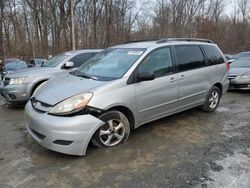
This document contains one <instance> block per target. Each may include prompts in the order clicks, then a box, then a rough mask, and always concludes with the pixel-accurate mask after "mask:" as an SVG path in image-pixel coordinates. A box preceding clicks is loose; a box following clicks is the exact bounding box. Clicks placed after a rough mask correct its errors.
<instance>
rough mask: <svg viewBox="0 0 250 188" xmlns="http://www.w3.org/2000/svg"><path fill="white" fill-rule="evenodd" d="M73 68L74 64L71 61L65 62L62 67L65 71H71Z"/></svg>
mask: <svg viewBox="0 0 250 188" xmlns="http://www.w3.org/2000/svg"><path fill="white" fill-rule="evenodd" d="M73 67H74V62H72V61H68V62H66V63H65V65H64V68H65V69H71V68H73Z"/></svg>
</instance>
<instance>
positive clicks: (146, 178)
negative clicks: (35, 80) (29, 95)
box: [0, 92, 250, 188]
mask: <svg viewBox="0 0 250 188" xmlns="http://www.w3.org/2000/svg"><path fill="white" fill-rule="evenodd" d="M0 130H1V131H0V143H1V145H0V187H1V188H3V187H63V188H64V187H143V188H144V187H149V188H152V187H181V188H185V187H202V188H205V187H216V188H220V187H225V188H238V187H239V188H249V187H250V178H249V177H250V92H229V93H227V94H226V95H225V96H224V97H223V99H222V101H221V105H220V106H219V108H218V110H217V111H216V112H215V113H212V114H209V113H205V112H203V111H201V110H200V109H192V110H189V111H185V112H183V113H179V114H177V115H174V116H171V117H168V118H165V119H162V120H159V121H156V122H153V123H150V124H147V125H144V126H142V127H140V128H139V129H137V130H134V131H133V132H132V134H131V137H130V139H129V140H128V142H127V143H126V144H124V145H121V146H119V147H115V148H111V149H96V148H94V147H92V146H89V149H88V153H87V156H86V157H73V156H67V155H63V154H59V153H55V152H52V151H49V150H46V149H44V148H42V147H40V146H39V145H38V144H36V143H35V142H33V141H32V139H31V138H30V137H29V136H28V135H27V132H26V130H25V117H24V110H23V108H14V107H11V106H10V105H7V104H5V103H4V102H3V101H0Z"/></svg>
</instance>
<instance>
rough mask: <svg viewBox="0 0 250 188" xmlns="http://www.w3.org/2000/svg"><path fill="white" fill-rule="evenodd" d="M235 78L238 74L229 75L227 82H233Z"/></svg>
mask: <svg viewBox="0 0 250 188" xmlns="http://www.w3.org/2000/svg"><path fill="white" fill-rule="evenodd" d="M237 76H238V74H230V75H229V76H228V79H229V80H233V79H235V78H236V77H237Z"/></svg>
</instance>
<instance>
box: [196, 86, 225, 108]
mask: <svg viewBox="0 0 250 188" xmlns="http://www.w3.org/2000/svg"><path fill="white" fill-rule="evenodd" d="M220 98H221V91H220V89H219V88H218V87H216V86H213V87H212V88H211V89H210V90H209V92H208V95H207V97H206V101H205V103H204V104H203V106H202V107H201V108H202V110H204V111H206V112H214V111H215V110H216V109H217V107H218V105H219V103H220Z"/></svg>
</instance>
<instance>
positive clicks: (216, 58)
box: [203, 45, 224, 65]
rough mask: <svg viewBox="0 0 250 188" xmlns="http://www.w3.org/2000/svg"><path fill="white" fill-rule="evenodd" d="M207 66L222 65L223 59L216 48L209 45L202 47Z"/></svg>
mask: <svg viewBox="0 0 250 188" xmlns="http://www.w3.org/2000/svg"><path fill="white" fill-rule="evenodd" d="M203 48H204V50H205V52H206V55H207V60H208V64H209V65H218V64H221V63H224V58H223V56H222V54H221V53H220V51H219V50H218V48H217V47H215V46H211V45H204V46H203Z"/></svg>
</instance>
